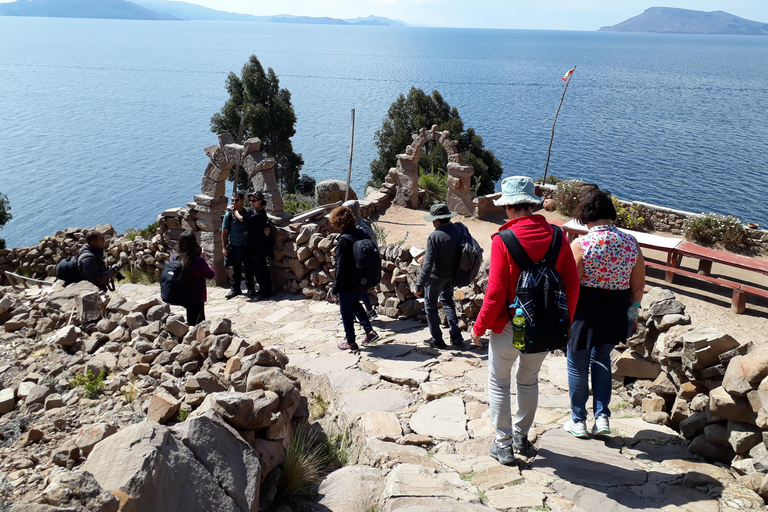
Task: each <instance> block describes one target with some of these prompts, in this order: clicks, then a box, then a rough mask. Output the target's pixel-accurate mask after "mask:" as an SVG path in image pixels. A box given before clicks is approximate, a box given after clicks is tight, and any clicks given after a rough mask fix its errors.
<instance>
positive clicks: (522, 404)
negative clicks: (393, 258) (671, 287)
mask: <svg viewBox="0 0 768 512" xmlns="http://www.w3.org/2000/svg"><path fill="white" fill-rule="evenodd" d="M501 191H502V193H501V197H500V198H499V199H497V200H496V201H494V204H496V205H497V206H504V208H505V211H506V214H507V217H508V218H509V222H507V223H506V224H504V225H503V226H501V228H499V232H498V233H495V234H494V236H493V244H492V246H491V262H490V269H489V276H488V286H487V288H486V291H485V300H484V301H483V306H482V307H481V309H480V313H479V314H478V316H477V320H476V322H475V325H474V328H473V331H472V342H473V344H475V345H479V343H480V337H481V336H482V335H484V334H485V332H486V330H488V329H490V330H491V335H490V342H489V344H488V401H489V404H490V410H491V423H492V424H493V427H494V429H495V430H496V437H495V440H494V442H493V444H492V445H491V450H490V452H491V456H492V457H493V458H495V459H496V460H498V461H499V462H501V463H502V464H512V463H514V460H515V458H514V453H513V448H514V450H515V451H517V452H519V453H526V452H528V451H529V450H530V448H531V446H530V442H529V441H528V430H529V429H530V428H531V425H532V424H533V418H534V415H535V414H536V408H537V407H538V401H539V384H538V376H539V369H540V368H541V364H542V363H543V362H544V358H545V357H546V356H547V352H540V353H521V352H520V350H518V349H517V348H515V347H514V346H513V344H512V341H513V326H512V322H511V321H510V314H509V312H508V306H509V305H510V304H514V303H515V285H516V283H517V281H518V277H519V276H520V267H518V266H517V264H516V263H515V261H514V259H513V258H512V256H511V255H510V253H509V251H508V250H507V247H506V245H505V243H504V241H503V240H502V237H501V236H496V235H498V234H499V233H501V232H502V231H504V230H506V229H509V230H512V232H513V233H514V235H515V237H516V238H517V240H518V241H519V242H520V244H521V245H522V248H523V249H524V250H525V252H526V253H527V254H528V256H529V257H530V259H531V260H533V261H534V262H538V261H540V260H541V259H542V258H544V255H545V254H546V253H547V251H548V250H549V248H550V245H551V243H552V238H553V236H554V231H553V226H552V225H550V224H549V223H548V222H547V221H546V219H545V218H544V216H542V215H538V214H534V213H533V211H534V208H535V207H536V206H538V205H540V204H541V198H540V197H538V196H536V194H535V189H534V186H533V181H531V179H530V178H527V177H524V176H512V177H510V178H505V179H504V181H502V184H501ZM558 229H559V228H558ZM554 268H555V270H556V271H557V272H558V273H559V275H560V278H561V279H562V282H563V283H564V284H565V293H566V297H567V302H568V309H569V312H570V315H571V317H573V312H574V310H575V309H576V302H577V300H578V294H579V276H578V273H577V271H576V263H575V262H574V260H573V254H572V253H571V248H570V246H569V245H568V244H567V243H561V244H560V250H559V252H558V256H557V259H556V262H555V265H554ZM515 361H517V370H516V372H515V384H516V397H517V413H516V417H515V422H514V425H513V424H512V411H511V405H510V387H511V382H512V367H513V365H514V363H515Z"/></svg>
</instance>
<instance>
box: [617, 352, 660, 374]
mask: <svg viewBox="0 0 768 512" xmlns="http://www.w3.org/2000/svg"><path fill="white" fill-rule="evenodd" d="M611 370H612V374H613V377H614V378H618V377H635V378H638V379H655V378H656V377H658V376H659V374H660V373H661V365H659V363H656V362H654V361H649V360H647V359H644V358H643V357H642V356H640V355H639V354H637V353H635V352H632V351H630V350H627V351H626V352H624V353H620V352H619V351H617V350H614V351H613V352H611Z"/></svg>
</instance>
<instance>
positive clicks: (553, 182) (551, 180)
mask: <svg viewBox="0 0 768 512" xmlns="http://www.w3.org/2000/svg"><path fill="white" fill-rule="evenodd" d="M542 181H544V176H539V177H538V178H536V183H541V182H542ZM561 181H563V180H561V179H560V178H558V177H557V176H555V175H554V174H550V175H549V176H547V181H545V182H544V184H545V185H557V184H558V183H560V182H561Z"/></svg>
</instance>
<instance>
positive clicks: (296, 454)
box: [277, 423, 332, 501]
mask: <svg viewBox="0 0 768 512" xmlns="http://www.w3.org/2000/svg"><path fill="white" fill-rule="evenodd" d="M331 462H332V461H331V460H330V457H329V455H328V450H327V448H326V446H325V444H324V443H323V442H322V441H321V440H320V439H319V438H318V435H317V433H315V432H313V431H312V430H310V427H309V425H307V424H306V423H302V424H300V425H299V426H297V427H296V430H295V431H294V433H293V437H292V438H291V444H290V445H289V446H288V450H287V451H286V453H285V458H284V459H283V466H282V472H281V473H280V478H279V479H278V481H277V495H278V496H281V497H282V499H285V500H287V501H296V500H300V499H301V498H302V497H306V496H309V495H310V494H311V491H312V487H313V486H315V485H317V484H319V483H320V481H321V480H322V479H323V477H324V476H325V475H326V474H327V473H328V472H329V471H330V463H331Z"/></svg>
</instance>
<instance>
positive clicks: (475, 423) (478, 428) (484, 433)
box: [467, 414, 496, 439]
mask: <svg viewBox="0 0 768 512" xmlns="http://www.w3.org/2000/svg"><path fill="white" fill-rule="evenodd" d="M467 430H468V431H469V432H471V433H472V437H473V438H475V439H486V438H490V437H493V436H494V435H495V434H496V429H495V428H493V425H491V417H490V415H489V414H488V415H485V416H482V417H480V418H478V419H476V420H471V421H470V422H469V423H467Z"/></svg>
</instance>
